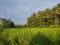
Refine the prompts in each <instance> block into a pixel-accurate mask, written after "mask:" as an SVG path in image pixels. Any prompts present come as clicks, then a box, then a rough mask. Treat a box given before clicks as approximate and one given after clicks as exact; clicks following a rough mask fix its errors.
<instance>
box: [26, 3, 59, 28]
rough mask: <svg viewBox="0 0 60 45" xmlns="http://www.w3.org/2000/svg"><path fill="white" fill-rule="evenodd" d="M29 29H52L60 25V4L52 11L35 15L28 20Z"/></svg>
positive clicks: (47, 10) (48, 10)
mask: <svg viewBox="0 0 60 45" xmlns="http://www.w3.org/2000/svg"><path fill="white" fill-rule="evenodd" d="M27 23H28V26H29V27H41V26H42V27H43V26H47V27H51V26H59V25H60V3H59V4H57V6H54V7H53V8H52V9H46V10H44V11H39V12H38V13H37V14H36V13H33V14H32V15H31V17H29V18H28V20H27Z"/></svg>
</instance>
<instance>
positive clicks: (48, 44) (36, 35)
mask: <svg viewBox="0 0 60 45" xmlns="http://www.w3.org/2000/svg"><path fill="white" fill-rule="evenodd" d="M0 45H60V28H13V29H5V30H4V31H3V32H2V33H1V36H0Z"/></svg>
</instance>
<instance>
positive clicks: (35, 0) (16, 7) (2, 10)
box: [0, 0, 60, 24]
mask: <svg viewBox="0 0 60 45" xmlns="http://www.w3.org/2000/svg"><path fill="white" fill-rule="evenodd" d="M57 3H60V0H0V18H8V19H12V20H13V21H14V22H15V23H16V24H25V23H27V17H29V16H30V15H31V14H32V13H33V12H38V11H40V10H44V9H46V8H52V7H53V6H54V5H56V4H57Z"/></svg>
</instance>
